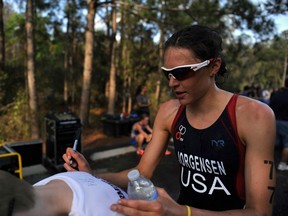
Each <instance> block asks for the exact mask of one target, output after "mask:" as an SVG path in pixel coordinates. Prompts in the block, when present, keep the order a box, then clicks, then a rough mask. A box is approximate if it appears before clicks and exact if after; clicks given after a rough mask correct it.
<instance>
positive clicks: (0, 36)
mask: <svg viewBox="0 0 288 216" xmlns="http://www.w3.org/2000/svg"><path fill="white" fill-rule="evenodd" d="M4 68H5V32H4V23H3V0H0V70H4Z"/></svg>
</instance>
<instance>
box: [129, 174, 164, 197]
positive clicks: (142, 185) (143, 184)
mask: <svg viewBox="0 0 288 216" xmlns="http://www.w3.org/2000/svg"><path fill="white" fill-rule="evenodd" d="M128 179H129V182H128V187H127V193H128V197H129V199H134V200H154V199H157V197H158V193H157V190H156V188H155V187H154V185H153V183H152V182H151V181H150V180H149V179H147V178H145V177H143V176H141V175H140V173H139V171H138V170H137V169H134V170H131V171H130V172H129V173H128Z"/></svg>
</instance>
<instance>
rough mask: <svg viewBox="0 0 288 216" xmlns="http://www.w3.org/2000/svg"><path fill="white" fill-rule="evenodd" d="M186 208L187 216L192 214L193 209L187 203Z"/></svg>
mask: <svg viewBox="0 0 288 216" xmlns="http://www.w3.org/2000/svg"><path fill="white" fill-rule="evenodd" d="M185 206H186V208H187V216H191V209H190V206H188V205H185Z"/></svg>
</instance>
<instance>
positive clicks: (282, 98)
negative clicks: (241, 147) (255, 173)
mask: <svg viewBox="0 0 288 216" xmlns="http://www.w3.org/2000/svg"><path fill="white" fill-rule="evenodd" d="M270 107H271V108H272V109H273V111H274V113H275V117H276V145H280V143H281V144H282V146H281V147H283V149H282V156H281V161H280V163H279V164H278V166H277V169H278V170H281V171H285V170H286V171H288V164H287V162H288V78H286V79H285V87H283V88H282V89H280V90H278V91H277V92H275V93H274V94H273V96H272V97H271V99H270Z"/></svg>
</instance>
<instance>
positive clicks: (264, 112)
mask: <svg viewBox="0 0 288 216" xmlns="http://www.w3.org/2000/svg"><path fill="white" fill-rule="evenodd" d="M236 112H237V115H238V116H239V117H240V118H248V119H255V118H264V119H265V118H267V117H272V118H273V117H274V114H273V111H272V109H271V108H270V107H269V106H268V105H267V104H265V103H263V102H261V101H259V100H257V99H254V98H250V97H246V96H241V95H239V96H238V100H237V105H236Z"/></svg>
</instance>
